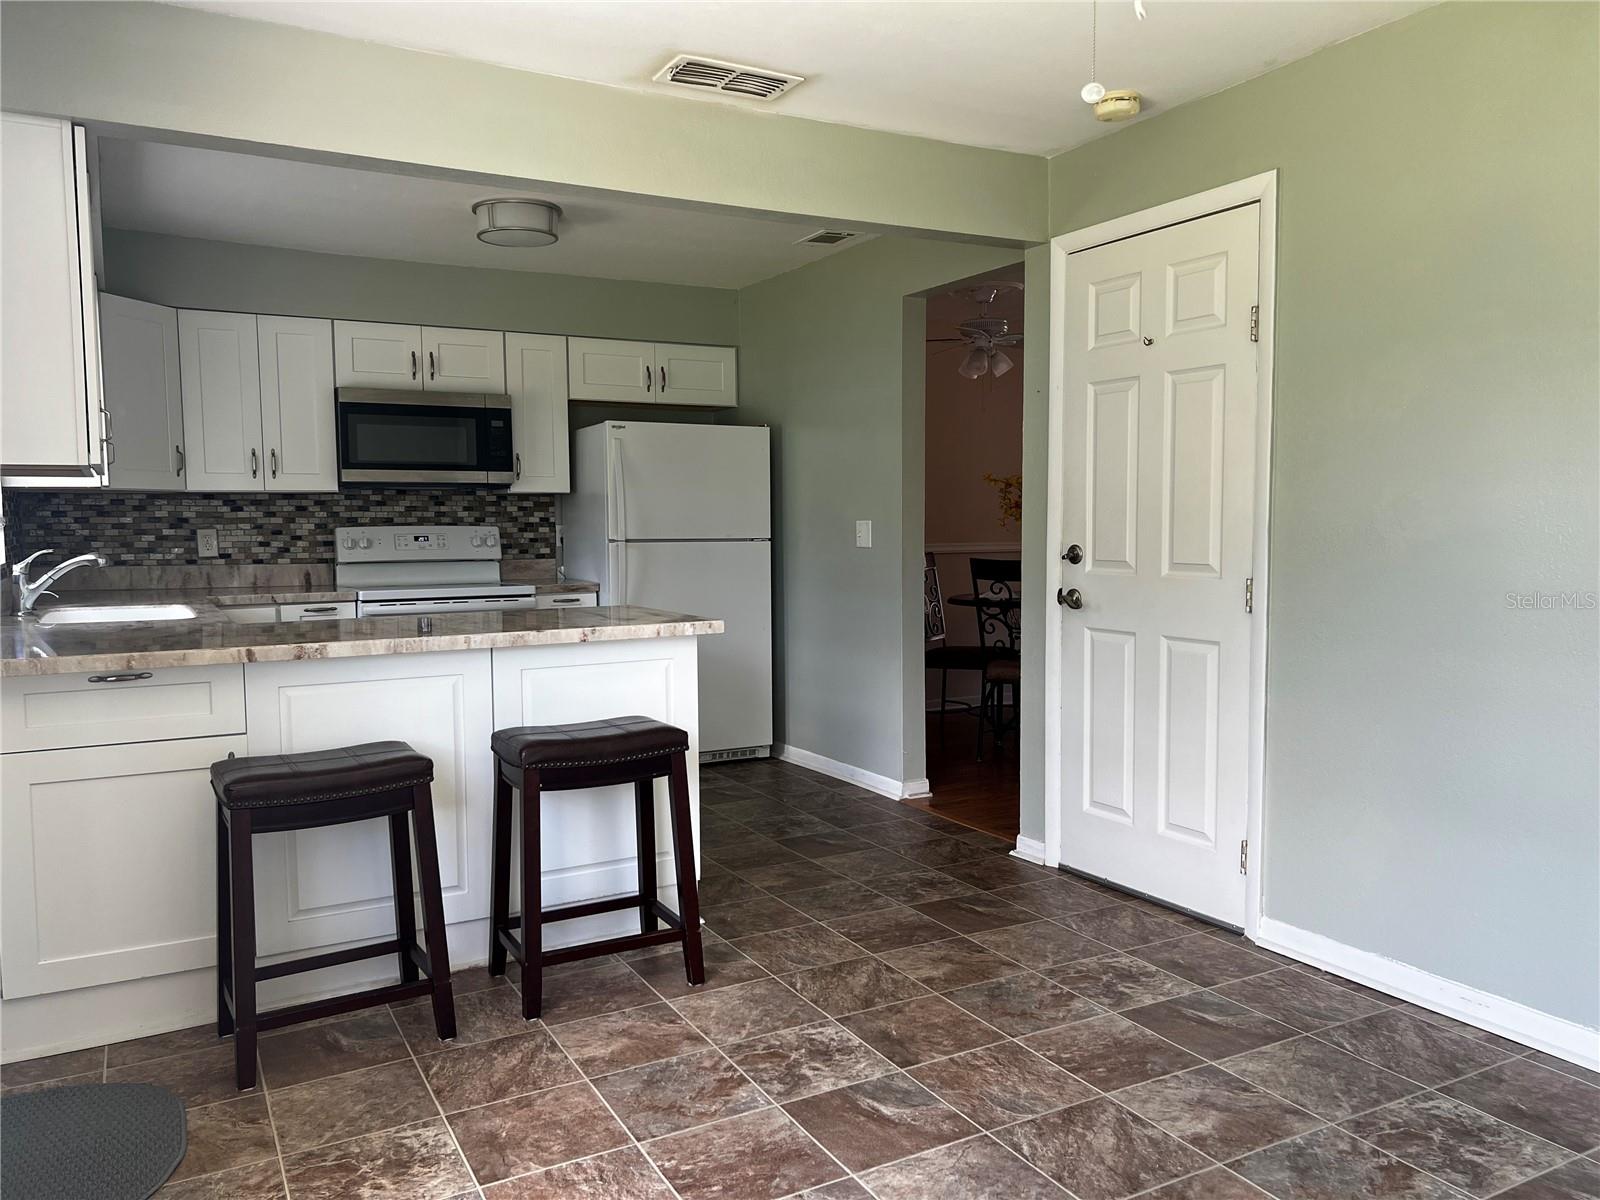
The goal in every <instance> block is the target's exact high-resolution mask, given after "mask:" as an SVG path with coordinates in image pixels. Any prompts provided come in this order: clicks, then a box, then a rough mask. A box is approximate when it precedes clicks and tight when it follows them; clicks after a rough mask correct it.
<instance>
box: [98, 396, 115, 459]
mask: <svg viewBox="0 0 1600 1200" xmlns="http://www.w3.org/2000/svg"><path fill="white" fill-rule="evenodd" d="M115 433H116V427H115V426H114V425H113V424H112V422H111V411H110V410H109V409H105V408H102V409H101V410H100V443H101V445H103V446H104V447H105V450H106V466H108V467H109V466H110V465H111V464H112V463H114V462H116V461H117V439H116V437H115V436H114V435H115Z"/></svg>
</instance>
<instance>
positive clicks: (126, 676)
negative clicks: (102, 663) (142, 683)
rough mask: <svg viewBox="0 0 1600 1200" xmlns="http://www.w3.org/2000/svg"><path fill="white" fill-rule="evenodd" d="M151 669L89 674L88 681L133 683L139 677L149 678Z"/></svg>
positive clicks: (151, 673) (151, 672)
mask: <svg viewBox="0 0 1600 1200" xmlns="http://www.w3.org/2000/svg"><path fill="white" fill-rule="evenodd" d="M153 674H154V672H153V671H127V672H124V673H123V674H121V675H91V676H89V682H90V683H133V682H134V681H136V680H139V679H149V678H150V677H151V675H153Z"/></svg>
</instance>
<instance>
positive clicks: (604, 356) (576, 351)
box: [567, 337, 656, 404]
mask: <svg viewBox="0 0 1600 1200" xmlns="http://www.w3.org/2000/svg"><path fill="white" fill-rule="evenodd" d="M567 373H568V381H567V382H568V386H569V388H570V391H569V393H568V394H569V395H570V396H571V398H572V399H574V400H614V401H622V402H625V403H633V404H654V403H655V400H656V347H655V343H654V342H621V341H615V340H613V339H610V338H580V337H575V338H568V339H567Z"/></svg>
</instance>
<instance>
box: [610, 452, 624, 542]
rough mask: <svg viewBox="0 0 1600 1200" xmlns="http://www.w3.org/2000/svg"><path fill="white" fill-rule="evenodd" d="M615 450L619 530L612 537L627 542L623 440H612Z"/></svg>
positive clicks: (612, 460)
mask: <svg viewBox="0 0 1600 1200" xmlns="http://www.w3.org/2000/svg"><path fill="white" fill-rule="evenodd" d="M611 445H612V448H613V453H612V458H611V462H612V465H613V466H614V467H615V468H616V501H617V528H616V530H615V531H614V532H613V534H612V536H613V537H615V538H616V539H617V540H618V541H625V540H626V539H627V537H628V469H627V463H626V462H625V461H624V459H623V454H622V446H623V442H622V439H621V438H619V437H613V438H612V439H611Z"/></svg>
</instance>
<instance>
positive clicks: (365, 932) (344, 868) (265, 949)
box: [245, 650, 494, 957]
mask: <svg viewBox="0 0 1600 1200" xmlns="http://www.w3.org/2000/svg"><path fill="white" fill-rule="evenodd" d="M489 678H490V677H489V651H487V650H469V651H463V652H460V653H438V654H410V655H386V656H383V657H373V658H334V659H323V660H320V661H315V662H312V661H299V662H282V663H252V664H250V665H249V666H247V667H246V669H245V719H246V722H247V726H248V729H249V744H250V753H251V754H296V753H299V752H301V751H305V750H326V749H330V748H332V747H335V746H350V745H355V744H357V743H360V742H381V741H389V740H391V739H399V740H401V741H404V742H409V743H410V744H411V745H412V746H413V747H414V748H415V749H417V750H419V751H420V752H421V753H423V754H426V755H427V756H428V757H429V758H431V759H433V766H434V779H433V812H434V825H435V827H436V828H437V830H438V837H439V876H440V881H441V883H442V884H443V888H444V912H445V921H446V922H447V923H448V924H457V923H459V922H461V921H469V920H474V919H476V918H480V917H485V916H487V915H488V913H489V822H490V815H491V812H492V809H491V801H492V795H493V793H492V791H491V787H492V777H491V773H490V769H489V735H490V734H491V733H493V732H494V719H493V711H492V708H491V705H490V683H489ZM255 861H256V937H257V942H258V945H259V947H260V952H261V953H262V955H270V954H277V953H281V952H283V951H290V950H293V951H302V950H311V949H316V948H321V947H327V946H334V945H340V944H343V943H346V942H353V941H359V940H362V939H367V938H384V937H389V936H392V934H393V931H394V908H393V901H392V897H393V894H394V889H393V887H392V885H391V879H392V873H391V867H390V863H389V833H388V825H387V823H386V822H384V821H360V822H356V823H354V824H350V825H337V826H333V827H331V828H327V829H308V830H302V831H299V832H296V833H276V834H267V835H263V836H261V837H258V838H256V844H255ZM466 950H476V951H477V952H478V954H479V955H481V954H482V948H479V947H457V948H456V949H455V954H456V956H458V957H459V956H460V955H461V954H462V953H463V952H464V951H466Z"/></svg>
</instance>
